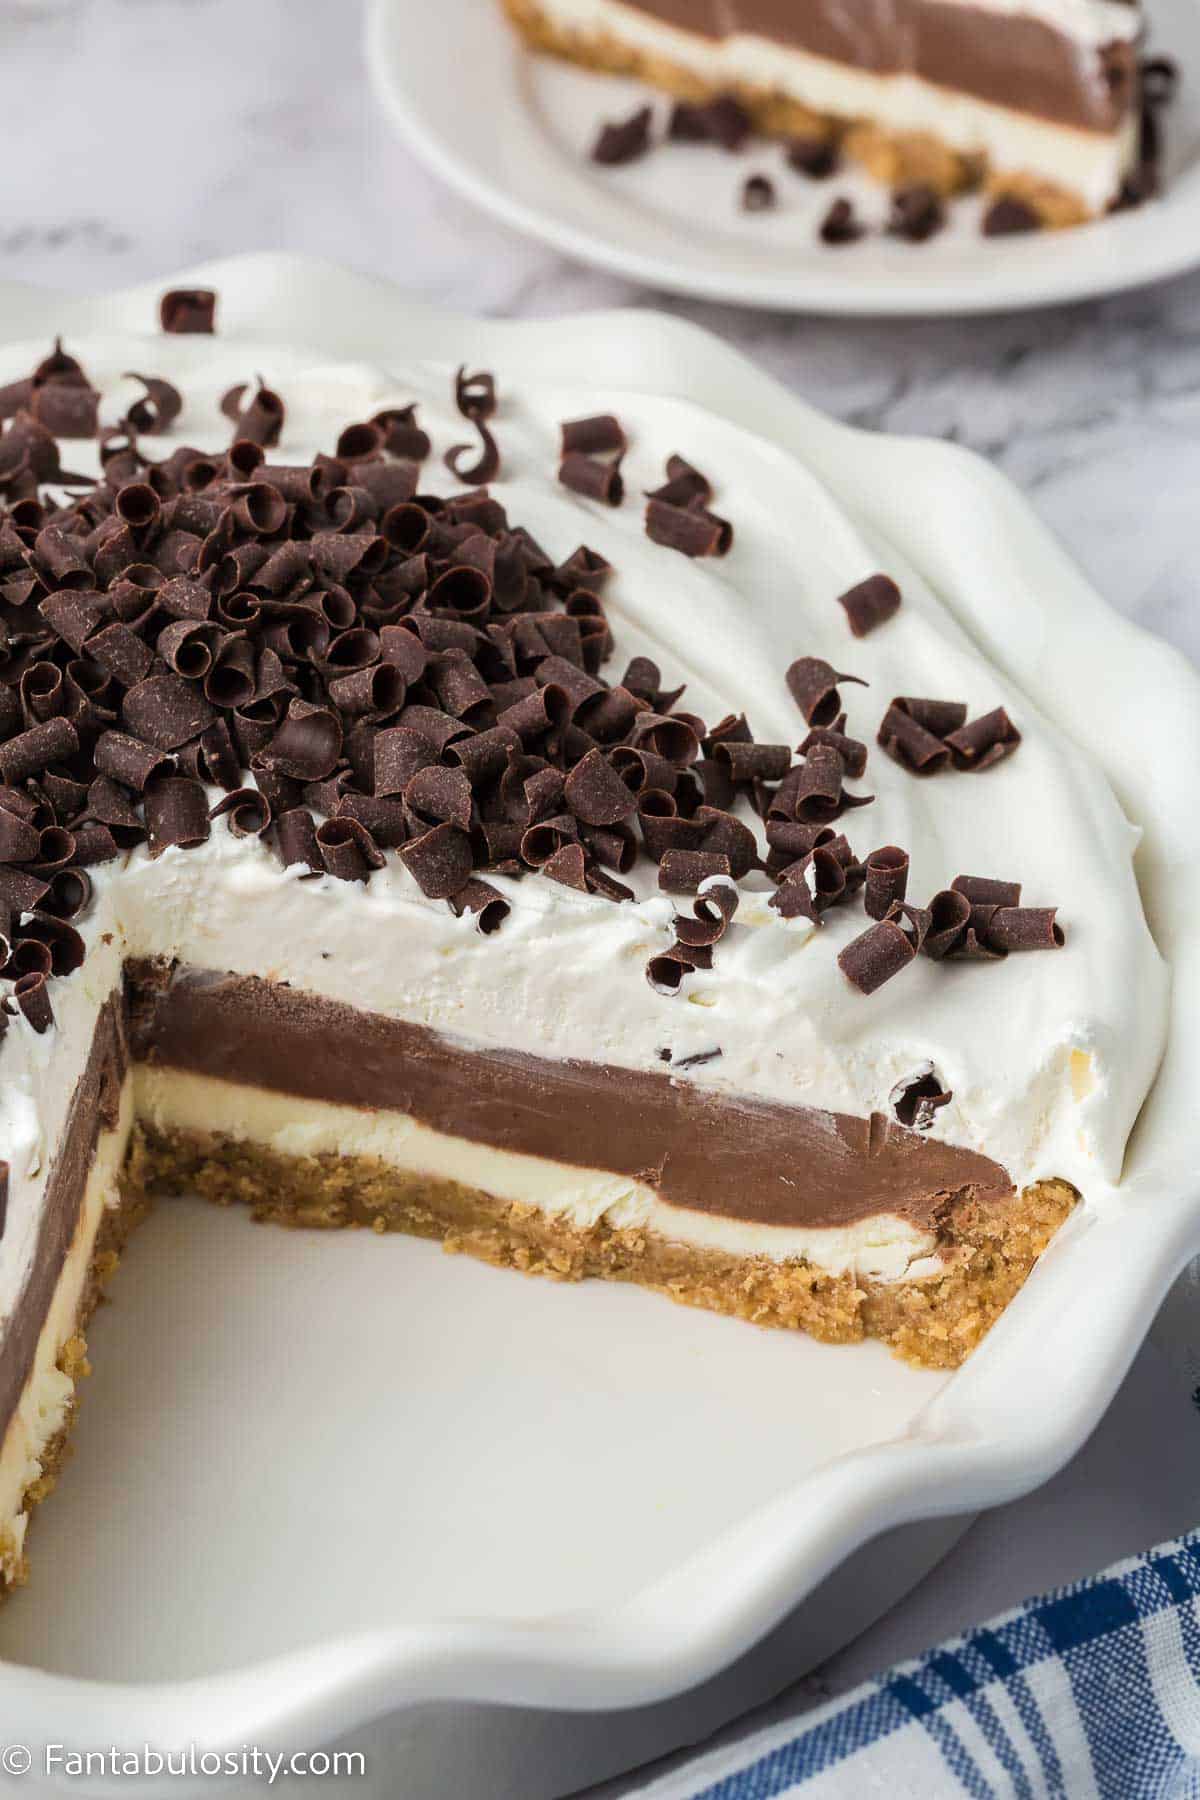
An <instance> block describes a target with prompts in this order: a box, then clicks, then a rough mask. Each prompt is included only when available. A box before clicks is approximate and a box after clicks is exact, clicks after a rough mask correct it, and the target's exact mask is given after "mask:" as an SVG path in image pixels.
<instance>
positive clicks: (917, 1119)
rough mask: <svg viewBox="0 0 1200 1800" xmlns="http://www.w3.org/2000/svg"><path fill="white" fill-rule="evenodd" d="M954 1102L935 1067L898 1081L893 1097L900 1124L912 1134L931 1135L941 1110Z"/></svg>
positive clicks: (931, 1065)
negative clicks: (915, 1132) (913, 1132)
mask: <svg viewBox="0 0 1200 1800" xmlns="http://www.w3.org/2000/svg"><path fill="white" fill-rule="evenodd" d="M953 1098H954V1096H953V1094H952V1093H951V1091H950V1089H949V1088H944V1087H943V1086H942V1080H941V1076H940V1075H939V1074H938V1073H937V1070H936V1069H935V1068H934V1066H933V1064H932V1063H926V1064H925V1066H924V1068H922V1069H919V1070H918V1071H917V1072H916V1073H915V1074H913V1075H910V1076H908V1077H907V1078H906V1079H905V1080H904V1081H898V1082H897V1083H896V1085H895V1087H894V1088H893V1089H892V1091H891V1094H890V1096H889V1099H890V1101H891V1107H892V1111H893V1112H894V1113H895V1115H896V1118H897V1120H898V1121H899V1123H900V1124H901V1125H903V1126H905V1127H906V1128H907V1129H908V1130H909V1131H929V1130H930V1129H931V1128H932V1126H933V1124H934V1122H935V1119H936V1116H937V1111H938V1108H939V1107H942V1106H947V1105H948V1104H949V1102H950V1101H951V1100H952V1099H953Z"/></svg>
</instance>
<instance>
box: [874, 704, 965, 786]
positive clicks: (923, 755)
mask: <svg viewBox="0 0 1200 1800" xmlns="http://www.w3.org/2000/svg"><path fill="white" fill-rule="evenodd" d="M878 742H879V743H880V744H881V745H882V747H883V749H884V750H886V751H887V754H888V755H889V756H890V757H891V759H892V761H893V762H898V763H899V764H900V767H901V768H902V769H907V770H908V772H909V774H910V775H936V774H937V772H938V770H939V769H944V768H945V767H946V765H947V764H948V763H949V761H950V751H949V749H948V748H947V746H946V745H945V744H944V743H943V742H942V740H941V738H938V737H935V736H934V735H933V733H932V731H928V730H926V728H925V726H924V725H920V724H918V722H917V720H916V719H914V718H913V717H912V716H911V715H910V714H909V712H908V711H907V708H906V703H905V702H904V701H901V700H893V701H892V704H891V705H890V706H889V707H888V709H887V711H886V712H885V713H884V715H883V719H882V721H881V723H880V726H879V734H878Z"/></svg>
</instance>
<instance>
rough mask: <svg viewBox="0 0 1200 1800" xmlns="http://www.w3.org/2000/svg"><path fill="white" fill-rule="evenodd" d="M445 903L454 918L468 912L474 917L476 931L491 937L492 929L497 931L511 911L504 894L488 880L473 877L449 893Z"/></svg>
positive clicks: (459, 917) (458, 917)
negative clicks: (455, 891) (454, 891)
mask: <svg viewBox="0 0 1200 1800" xmlns="http://www.w3.org/2000/svg"><path fill="white" fill-rule="evenodd" d="M447 905H448V906H449V908H450V911H451V912H452V913H453V914H454V916H455V918H456V919H461V918H462V917H463V915H464V914H466V913H470V914H471V915H472V916H473V917H474V920H475V929H476V931H478V932H480V933H482V935H483V936H484V937H491V935H492V933H493V932H494V931H499V929H500V927H501V925H503V923H504V921H505V919H507V917H508V915H509V913H510V912H511V911H512V908H511V906H510V905H509V903H508V901H507V900H506V899H505V898H504V895H503V894H501V893H500V892H499V891H498V889H496V888H494V887H493V886H492V884H491V882H490V881H478V880H476V879H474V878H473V879H472V880H470V881H468V882H465V883H464V884H463V886H462V887H460V888H459V890H458V892H457V893H456V894H451V895H450V897H449V899H448V901H447Z"/></svg>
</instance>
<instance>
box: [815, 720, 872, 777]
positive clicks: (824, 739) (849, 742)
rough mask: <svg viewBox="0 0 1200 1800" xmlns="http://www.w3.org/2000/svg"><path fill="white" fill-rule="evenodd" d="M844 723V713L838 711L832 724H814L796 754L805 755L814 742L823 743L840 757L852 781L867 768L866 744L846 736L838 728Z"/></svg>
mask: <svg viewBox="0 0 1200 1800" xmlns="http://www.w3.org/2000/svg"><path fill="white" fill-rule="evenodd" d="M844 723H845V714H844V713H839V715H838V718H837V720H836V721H835V722H834V724H833V725H814V726H813V728H812V730H811V731H810V732H809V734H808V736H807V737H806V738H805V740H804V742H803V743H802V744H801V745H800V749H799V752H798V754H799V755H801V756H807V755H808V753H809V751H810V750H811V749H812V747H813V745H814V744H825V745H827V746H828V748H829V749H830V750H836V751H837V753H838V755H839V756H840V757H841V759H842V765H843V767H844V769H845V771H846V774H847V775H848V776H849V777H850V779H851V780H852V781H858V780H859V779H860V778H861V777H862V776H863V775H864V774H865V773H866V769H867V746H866V745H865V744H860V743H859V741H858V739H857V738H852V737H847V736H846V734H845V732H844V731H843V730H841V729H840V727H841V725H843V724H844Z"/></svg>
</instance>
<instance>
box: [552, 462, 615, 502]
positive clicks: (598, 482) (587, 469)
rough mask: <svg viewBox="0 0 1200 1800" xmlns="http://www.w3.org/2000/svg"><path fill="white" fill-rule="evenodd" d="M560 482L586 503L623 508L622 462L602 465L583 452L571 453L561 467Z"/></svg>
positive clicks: (559, 466) (559, 469) (560, 464)
mask: <svg viewBox="0 0 1200 1800" xmlns="http://www.w3.org/2000/svg"><path fill="white" fill-rule="evenodd" d="M558 479H559V481H560V482H561V483H562V485H563V487H565V488H570V490H571V492H572V493H573V494H581V495H582V496H583V498H584V499H585V500H599V501H601V502H602V503H603V504H604V505H605V506H620V504H621V502H622V500H623V499H624V498H625V483H624V482H623V481H622V479H621V469H620V464H619V462H612V463H605V462H599V461H597V459H596V458H595V457H594V456H587V455H585V453H584V452H583V451H582V450H569V451H568V452H567V454H566V455H565V456H564V457H563V459H562V461H561V462H560V463H559V465H558Z"/></svg>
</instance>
